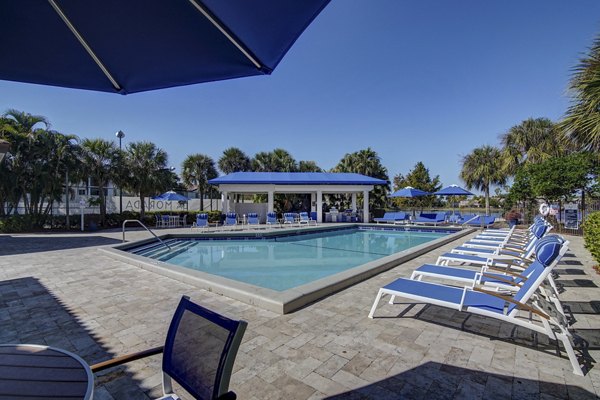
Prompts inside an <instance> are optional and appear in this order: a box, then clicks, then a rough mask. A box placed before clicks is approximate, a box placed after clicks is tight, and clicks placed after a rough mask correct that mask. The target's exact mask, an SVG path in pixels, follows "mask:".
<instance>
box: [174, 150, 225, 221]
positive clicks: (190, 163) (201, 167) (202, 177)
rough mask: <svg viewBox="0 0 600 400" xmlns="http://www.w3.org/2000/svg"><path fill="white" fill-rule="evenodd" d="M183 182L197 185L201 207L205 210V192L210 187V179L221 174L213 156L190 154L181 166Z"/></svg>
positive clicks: (188, 184)
mask: <svg viewBox="0 0 600 400" xmlns="http://www.w3.org/2000/svg"><path fill="white" fill-rule="evenodd" d="M181 175H182V178H183V183H184V184H185V185H187V186H195V187H196V188H197V189H198V194H199V195H200V209H201V210H204V193H206V191H207V190H208V189H209V188H210V184H209V183H208V181H209V180H210V179H214V178H216V177H217V176H219V173H218V172H217V169H216V168H215V162H214V160H213V159H212V158H210V157H209V156H207V155H204V154H190V155H189V156H187V157H186V159H185V160H184V161H183V164H182V167H181Z"/></svg>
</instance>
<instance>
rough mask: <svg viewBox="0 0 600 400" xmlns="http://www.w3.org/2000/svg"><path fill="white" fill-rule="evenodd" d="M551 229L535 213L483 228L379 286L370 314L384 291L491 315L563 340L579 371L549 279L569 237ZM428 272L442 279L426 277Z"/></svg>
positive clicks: (468, 311)
mask: <svg viewBox="0 0 600 400" xmlns="http://www.w3.org/2000/svg"><path fill="white" fill-rule="evenodd" d="M551 229H552V227H551V226H550V225H549V224H548V223H547V222H546V221H544V220H543V219H542V218H539V219H538V220H537V221H536V222H535V223H534V224H533V225H532V226H530V227H529V229H527V230H521V231H518V230H516V229H514V228H513V229H509V230H504V229H502V230H500V229H494V230H492V229H490V230H486V231H483V232H482V233H481V234H479V235H477V236H476V237H474V238H473V239H471V240H469V241H467V242H466V243H464V244H463V245H461V246H459V247H457V248H455V249H453V250H452V251H451V252H448V253H445V254H442V255H441V256H440V257H439V258H438V260H437V262H436V264H425V265H422V266H420V267H418V268H417V269H415V270H414V271H413V273H412V275H411V276H410V278H399V279H396V280H394V281H393V282H390V283H389V284H387V285H385V286H384V287H382V288H380V289H379V292H378V293H377V296H376V297H375V302H374V303H373V306H372V307H371V311H370V312H369V318H373V317H374V314H375V312H376V310H377V307H378V304H379V302H380V300H381V299H382V297H383V296H386V295H389V296H390V297H391V298H390V300H389V304H394V299H395V298H396V297H400V298H403V299H409V300H412V301H416V302H419V303H426V304H432V305H437V306H440V307H446V308H450V309H453V310H458V311H462V312H467V313H471V314H476V315H481V316H485V317H489V318H494V319H497V320H500V321H504V322H508V323H510V324H513V325H515V326H521V327H525V328H528V329H531V330H532V331H534V332H538V333H542V334H545V335H547V336H548V337H549V338H550V339H553V340H557V341H558V342H560V343H562V344H563V346H564V348H565V351H566V353H567V355H568V357H569V360H570V362H571V364H572V367H573V373H574V374H576V375H583V372H582V369H581V365H580V363H579V360H578V358H577V357H576V355H575V352H574V350H573V345H572V340H573V335H572V333H571V332H570V331H569V320H568V319H567V318H566V316H565V315H564V311H563V307H562V305H561V303H560V300H559V297H558V290H557V288H556V284H555V282H554V279H555V276H557V274H556V272H555V271H553V269H554V267H555V266H556V265H557V264H558V262H559V260H560V259H561V257H562V256H563V255H564V254H565V253H566V252H567V250H568V246H569V242H568V241H567V240H565V239H564V238H563V237H562V236H559V235H550V234H548V232H549V231H550V230H551ZM457 263H458V264H457ZM430 278H431V279H435V280H436V282H439V281H440V280H441V281H443V282H444V283H443V284H442V283H434V282H427V280H429V279H430ZM523 314H524V315H523Z"/></svg>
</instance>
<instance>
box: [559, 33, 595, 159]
mask: <svg viewBox="0 0 600 400" xmlns="http://www.w3.org/2000/svg"><path fill="white" fill-rule="evenodd" d="M569 93H570V95H571V105H570V106H569V108H568V109H567V112H566V115H565V117H564V119H563V121H562V122H561V124H560V126H561V128H562V129H563V132H564V135H565V137H566V138H567V139H568V140H571V141H572V142H574V143H575V144H576V145H577V146H579V148H580V149H581V150H585V151H593V152H596V153H598V152H600V35H598V36H597V37H596V39H595V40H594V42H593V44H592V47H591V48H590V50H589V51H588V54H587V55H586V56H585V57H583V58H582V59H581V60H580V62H579V64H578V65H577V66H576V67H575V68H574V70H573V75H572V77H571V81H570V83H569Z"/></svg>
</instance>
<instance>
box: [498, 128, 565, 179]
mask: <svg viewBox="0 0 600 400" xmlns="http://www.w3.org/2000/svg"><path fill="white" fill-rule="evenodd" d="M500 143H501V144H502V158H503V165H502V166H503V168H504V169H505V170H506V173H507V174H509V175H514V174H515V173H516V171H517V169H518V168H519V167H520V166H521V165H524V164H530V163H533V164H537V163H540V162H542V161H545V160H547V159H549V158H551V157H558V156H561V155H564V154H565V153H566V152H567V151H568V149H567V148H566V146H565V143H564V141H563V140H561V137H560V135H559V133H558V128H557V126H556V124H554V123H553V122H552V121H550V120H549V119H548V118H535V119H534V118H529V119H527V120H525V121H523V122H521V123H520V124H519V125H516V126H513V127H512V128H510V129H509V130H508V132H506V133H504V134H502V135H500Z"/></svg>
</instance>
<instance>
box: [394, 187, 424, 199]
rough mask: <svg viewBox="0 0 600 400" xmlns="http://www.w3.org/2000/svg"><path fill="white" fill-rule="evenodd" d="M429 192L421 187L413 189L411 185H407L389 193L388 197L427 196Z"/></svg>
mask: <svg viewBox="0 0 600 400" xmlns="http://www.w3.org/2000/svg"><path fill="white" fill-rule="evenodd" d="M430 194H431V193H429V192H426V191H424V190H421V189H415V188H414V187H412V186H407V187H405V188H402V189H400V190H397V191H395V192H394V193H392V194H390V197H421V196H428V195H430Z"/></svg>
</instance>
